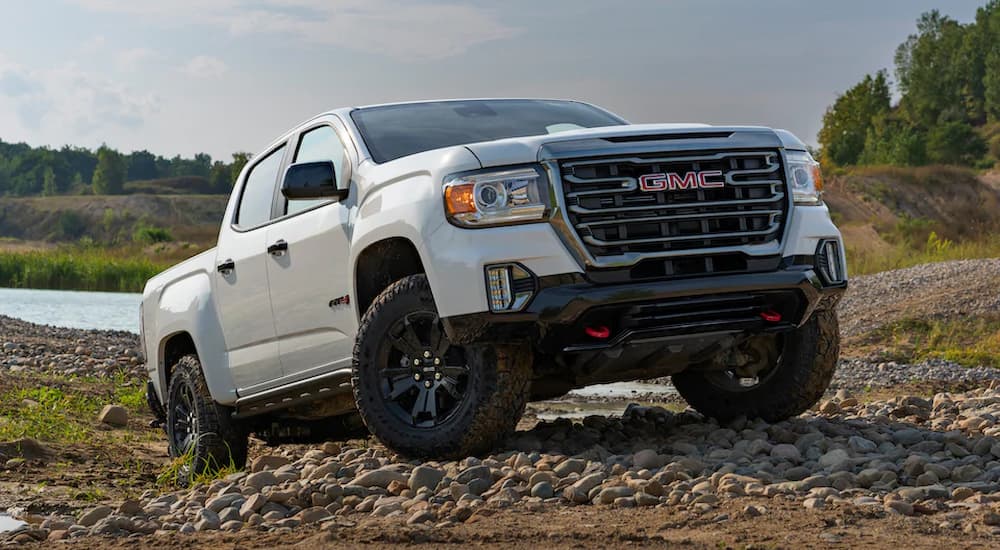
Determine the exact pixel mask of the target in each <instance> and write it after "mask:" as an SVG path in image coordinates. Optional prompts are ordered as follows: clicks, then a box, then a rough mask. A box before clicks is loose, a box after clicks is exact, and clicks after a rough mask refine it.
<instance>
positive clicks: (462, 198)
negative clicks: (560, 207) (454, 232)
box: [444, 168, 548, 227]
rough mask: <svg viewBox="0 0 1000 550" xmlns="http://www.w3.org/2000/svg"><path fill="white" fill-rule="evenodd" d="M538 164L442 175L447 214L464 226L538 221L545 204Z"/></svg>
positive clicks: (544, 185) (543, 175)
mask: <svg viewBox="0 0 1000 550" xmlns="http://www.w3.org/2000/svg"><path fill="white" fill-rule="evenodd" d="M547 188H548V186H547V185H546V179H545V174H544V173H542V171H541V169H540V168H516V169H509V170H502V171H490V172H473V173H465V174H455V175H451V176H448V177H447V178H445V179H444V206H445V210H446V211H447V213H448V218H449V219H450V220H451V221H452V222H454V223H455V224H456V225H460V226H463V227H484V226H490V225H503V224H509V223H523V222H531V221H538V220H541V219H544V218H545V213H546V210H547V205H546V202H545V193H544V190H545V189H547Z"/></svg>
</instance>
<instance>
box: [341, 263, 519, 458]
mask: <svg viewBox="0 0 1000 550" xmlns="http://www.w3.org/2000/svg"><path fill="white" fill-rule="evenodd" d="M420 311H424V312H433V314H434V315H435V316H436V315H437V308H436V306H435V304H434V297H433V295H432V294H431V289H430V285H429V284H428V282H427V277H426V276H424V275H412V276H409V277H406V278H404V279H401V280H399V281H396V282H395V283H393V284H392V285H390V286H389V287H388V288H387V289H385V290H384V291H383V292H382V293H381V294H380V295H379V296H378V297H377V298H375V301H374V302H373V303H372V305H371V307H370V308H369V309H368V311H366V312H365V314H364V317H363V318H362V319H361V327H360V330H359V331H358V337H357V340H356V341H355V346H354V363H353V369H352V383H353V384H352V385H353V388H354V400H355V403H356V405H357V407H358V411H359V412H360V413H361V418H362V420H363V421H364V423H365V426H367V427H368V430H369V431H370V432H371V433H372V434H373V435H374V436H375V437H377V438H378V439H379V440H381V441H382V443H384V444H385V445H386V446H387V447H389V448H390V449H393V450H394V451H396V452H398V453H400V454H403V455H406V456H410V457H418V458H428V457H433V458H442V459H452V458H461V457H465V456H469V455H476V454H481V453H485V452H487V451H489V450H491V449H492V448H494V447H495V446H496V445H497V443H499V442H500V441H502V440H503V439H504V438H505V437H506V436H508V435H509V434H511V433H512V432H513V431H514V428H515V427H516V426H517V422H518V420H519V419H520V418H521V415H522V414H524V407H525V404H526V402H527V399H528V395H529V387H530V380H531V353H530V349H529V348H528V347H527V346H526V345H524V344H504V345H485V344H473V345H463V346H461V348H462V349H463V350H464V352H465V358H466V362H467V364H468V366H469V381H468V384H467V388H466V392H470V393H468V395H467V398H466V399H465V400H464V402H463V404H462V405H460V408H459V409H458V410H456V412H455V414H453V415H451V416H450V417H449V418H448V419H446V420H445V421H444V422H442V423H441V424H439V425H437V426H434V427H432V428H417V427H414V426H412V425H408V424H406V423H405V422H404V421H402V420H400V419H399V418H398V417H397V416H395V415H393V414H392V413H391V412H390V411H389V409H388V405H387V404H386V403H385V401H384V400H383V397H382V393H381V389H380V383H381V379H380V374H379V366H378V365H377V364H376V361H377V357H378V356H379V347H380V346H385V345H388V344H387V340H388V338H387V335H388V332H389V329H390V327H391V326H392V324H393V323H394V322H395V321H396V320H398V319H400V318H401V317H403V316H405V315H407V314H410V313H413V312H420ZM452 345H453V346H454V344H452Z"/></svg>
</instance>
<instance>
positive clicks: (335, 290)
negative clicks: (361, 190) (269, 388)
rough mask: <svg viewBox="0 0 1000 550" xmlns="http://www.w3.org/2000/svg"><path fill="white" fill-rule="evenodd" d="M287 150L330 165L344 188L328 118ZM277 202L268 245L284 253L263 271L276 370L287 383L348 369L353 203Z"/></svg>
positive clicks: (343, 160)
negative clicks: (274, 338)
mask: <svg viewBox="0 0 1000 550" xmlns="http://www.w3.org/2000/svg"><path fill="white" fill-rule="evenodd" d="M293 147H294V152H293V154H292V162H294V163H299V162H311V161H320V160H331V161H333V162H334V167H335V170H336V176H337V185H338V187H340V188H342V189H346V188H348V187H349V185H350V175H351V170H352V168H351V164H352V163H351V158H352V157H351V155H349V154H348V150H347V149H346V148H345V146H344V141H343V140H342V139H341V137H340V134H339V133H338V130H337V125H336V121H335V120H334V119H330V120H328V121H326V122H322V123H318V124H316V125H314V126H310V127H308V128H306V129H304V130H302V131H301V132H300V133H299V135H298V137H297V139H295V141H293ZM276 200H277V203H276V207H277V208H276V212H275V215H276V216H278V218H277V219H276V220H275V221H274V223H272V224H271V225H270V226H269V227H268V236H267V241H268V243H269V246H272V247H273V246H278V245H280V246H281V247H282V248H283V250H282V252H281V253H280V254H275V255H272V256H270V257H269V258H268V259H267V272H268V277H269V279H270V283H271V304H272V308H273V310H274V323H275V329H276V331H277V336H278V346H279V354H280V357H281V366H282V369H283V370H284V372H285V375H286V376H288V377H289V381H293V380H296V379H303V378H308V377H311V376H315V375H317V374H322V373H325V372H329V371H333V370H338V369H343V368H349V367H350V364H351V357H352V353H353V347H354V334H355V332H356V331H357V320H356V319H355V317H354V308H353V307H351V303H350V302H351V300H352V299H353V297H352V296H350V295H349V293H350V288H351V280H350V277H351V269H350V266H349V265H348V262H347V260H348V249H349V245H350V235H349V234H348V227H349V225H348V221H349V216H350V205H351V204H353V197H350V196H348V197H347V198H346V199H344V200H342V201H335V200H330V199H321V200H292V201H289V200H287V199H285V198H284V197H283V196H281V195H280V193H279V195H278V196H277V198H276Z"/></svg>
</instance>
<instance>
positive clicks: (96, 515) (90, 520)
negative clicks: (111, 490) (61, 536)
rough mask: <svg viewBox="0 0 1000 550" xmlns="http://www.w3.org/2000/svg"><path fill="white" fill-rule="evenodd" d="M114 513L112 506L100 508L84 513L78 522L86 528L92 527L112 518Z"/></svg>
mask: <svg viewBox="0 0 1000 550" xmlns="http://www.w3.org/2000/svg"><path fill="white" fill-rule="evenodd" d="M112 512H113V510H112V509H111V507H110V506H98V507H96V508H91V509H90V510H87V511H86V512H84V513H83V514H82V515H81V516H80V517H79V519H77V520H76V522H77V523H78V524H80V525H82V526H84V527H92V526H94V525H95V524H96V523H97V522H98V521H100V520H102V519H104V518H106V517H108V516H110V515H111V513H112Z"/></svg>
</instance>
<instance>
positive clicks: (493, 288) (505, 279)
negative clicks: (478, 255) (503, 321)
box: [486, 264, 535, 313]
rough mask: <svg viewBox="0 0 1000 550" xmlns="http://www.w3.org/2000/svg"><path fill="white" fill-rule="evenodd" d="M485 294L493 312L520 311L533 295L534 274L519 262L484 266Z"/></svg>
mask: <svg viewBox="0 0 1000 550" xmlns="http://www.w3.org/2000/svg"><path fill="white" fill-rule="evenodd" d="M486 295H487V296H486V299H487V301H488V302H489V305H490V311H492V312H493V313H506V312H513V311H521V310H522V309H524V306H526V305H528V302H529V301H531V297H532V296H534V295H535V276H534V275H532V274H531V272H530V271H528V270H527V268H525V267H524V266H522V265H520V264H498V265H490V266H486Z"/></svg>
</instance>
